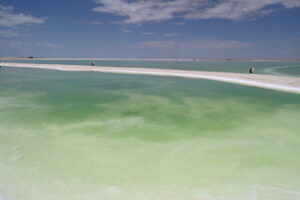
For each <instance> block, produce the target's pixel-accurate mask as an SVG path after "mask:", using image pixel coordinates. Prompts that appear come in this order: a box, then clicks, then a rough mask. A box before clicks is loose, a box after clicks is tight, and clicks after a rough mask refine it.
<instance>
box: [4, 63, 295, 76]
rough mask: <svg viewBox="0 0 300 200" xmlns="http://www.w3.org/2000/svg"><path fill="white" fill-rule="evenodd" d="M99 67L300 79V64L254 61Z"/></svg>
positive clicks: (98, 64)
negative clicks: (251, 74)
mask: <svg viewBox="0 0 300 200" xmlns="http://www.w3.org/2000/svg"><path fill="white" fill-rule="evenodd" d="M5 62H21V63H37V64H38V63H39V64H65V65H90V63H91V60H11V61H5ZM96 65H97V66H111V67H141V68H162V69H179V70H194V71H197V70H198V71H199V70H200V71H221V72H236V73H248V70H249V68H250V67H254V68H255V73H257V74H270V75H285V76H297V77H300V62H254V61H226V62H222V61H214V62H212V61H192V60H191V61H155V60H153V61H139V60H97V61H96Z"/></svg>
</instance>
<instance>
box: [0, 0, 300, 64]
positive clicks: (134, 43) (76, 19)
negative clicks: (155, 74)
mask: <svg viewBox="0 0 300 200" xmlns="http://www.w3.org/2000/svg"><path fill="white" fill-rule="evenodd" d="M28 56H34V57H97V58H171V59H180V58H199V59H224V58H235V59H300V0H51V1H41V0H26V1H20V0H1V1H0V57H28Z"/></svg>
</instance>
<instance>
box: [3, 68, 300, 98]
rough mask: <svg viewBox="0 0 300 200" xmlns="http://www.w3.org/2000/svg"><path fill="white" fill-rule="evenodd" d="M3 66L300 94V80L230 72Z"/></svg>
mask: <svg viewBox="0 0 300 200" xmlns="http://www.w3.org/2000/svg"><path fill="white" fill-rule="evenodd" d="M1 66H2V67H19V68H38V69H49V70H59V71H90V72H104V73H118V74H139V75H152V76H175V77H184V78H198V79H209V80H216V81H223V82H229V83H235V84H240V85H247V86H253V87H260V88H267V89H273V90H279V91H286V92H293V93H298V94H300V78H296V77H285V76H271V75H260V74H240V73H228V72H207V71H185V70H168V69H147V68H128V67H106V66H97V67H92V66H86V65H60V64H31V63H1Z"/></svg>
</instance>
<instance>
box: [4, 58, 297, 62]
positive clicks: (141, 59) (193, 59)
mask: <svg viewBox="0 0 300 200" xmlns="http://www.w3.org/2000/svg"><path fill="white" fill-rule="evenodd" d="M0 60H125V61H126V60H128V61H131V60H132V61H143V60H144V61H215V62H218V61H220V62H221V61H222V62H224V61H228V62H234V61H246V62H300V59H295V60H285V59H278V60H271V59H233V58H226V59H225V58H224V59H200V58H178V59H177V58H174V59H170V58H161V59H160V58H153V59H150V58H44V57H2V58H0Z"/></svg>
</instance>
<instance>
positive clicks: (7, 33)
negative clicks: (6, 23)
mask: <svg viewBox="0 0 300 200" xmlns="http://www.w3.org/2000/svg"><path fill="white" fill-rule="evenodd" d="M0 36H1V37H31V36H32V34H24V33H19V32H17V31H15V30H11V29H7V30H0Z"/></svg>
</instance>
